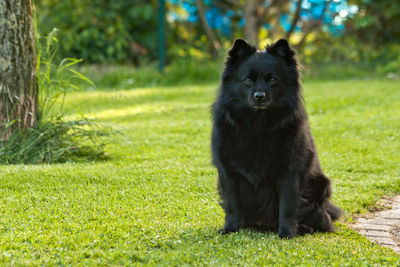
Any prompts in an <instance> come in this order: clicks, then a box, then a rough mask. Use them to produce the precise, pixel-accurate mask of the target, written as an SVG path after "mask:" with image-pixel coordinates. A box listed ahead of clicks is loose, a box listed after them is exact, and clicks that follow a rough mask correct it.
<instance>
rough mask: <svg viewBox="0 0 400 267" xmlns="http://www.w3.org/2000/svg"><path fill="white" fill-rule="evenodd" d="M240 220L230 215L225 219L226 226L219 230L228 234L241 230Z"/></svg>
mask: <svg viewBox="0 0 400 267" xmlns="http://www.w3.org/2000/svg"><path fill="white" fill-rule="evenodd" d="M239 228H240V222H239V220H238V219H237V218H236V217H229V218H227V219H226V220H225V226H224V228H223V229H221V230H219V233H220V234H228V233H234V232H237V231H239Z"/></svg>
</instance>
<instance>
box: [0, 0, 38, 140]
mask: <svg viewBox="0 0 400 267" xmlns="http://www.w3.org/2000/svg"><path fill="white" fill-rule="evenodd" d="M36 64H37V62H36V49H35V36H34V30H33V21H32V4H31V0H1V1H0V140H6V139H8V138H9V137H10V135H11V133H12V131H14V130H15V129H17V128H27V127H32V126H33V125H34V124H35V122H36V121H37V118H38V85H37V77H36ZM13 121H14V123H13V124H12V127H11V128H9V129H8V130H6V127H5V126H6V125H8V124H9V123H10V122H13Z"/></svg>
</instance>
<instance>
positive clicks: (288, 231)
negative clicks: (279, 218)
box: [278, 227, 297, 239]
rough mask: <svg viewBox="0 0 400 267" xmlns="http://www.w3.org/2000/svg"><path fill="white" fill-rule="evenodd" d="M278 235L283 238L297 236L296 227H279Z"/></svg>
mask: <svg viewBox="0 0 400 267" xmlns="http://www.w3.org/2000/svg"><path fill="white" fill-rule="evenodd" d="M278 235H279V237H280V238H282V239H290V238H293V237H296V236H297V231H296V229H295V227H279V231H278Z"/></svg>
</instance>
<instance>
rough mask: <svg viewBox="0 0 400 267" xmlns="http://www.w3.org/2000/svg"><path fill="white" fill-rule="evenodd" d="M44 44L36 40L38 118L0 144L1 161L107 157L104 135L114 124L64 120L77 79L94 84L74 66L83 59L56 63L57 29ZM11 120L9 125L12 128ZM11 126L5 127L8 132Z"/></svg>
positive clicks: (64, 160) (32, 161)
mask: <svg viewBox="0 0 400 267" xmlns="http://www.w3.org/2000/svg"><path fill="white" fill-rule="evenodd" d="M45 41H46V42H45V45H42V44H41V41H40V39H39V41H38V42H37V43H38V45H37V48H38V51H39V52H38V67H37V73H38V85H39V116H38V117H39V119H38V121H37V122H36V124H35V125H34V126H33V127H32V128H28V129H16V130H14V131H13V134H12V136H11V137H10V138H9V139H7V140H5V141H1V143H0V163H3V164H15V163H25V164H32V163H35V164H36V163H44V162H46V163H54V162H66V161H92V160H100V159H105V158H106V154H105V152H104V147H105V145H106V141H105V139H104V137H106V136H107V137H111V136H113V135H115V134H116V133H117V132H116V131H115V130H113V129H112V128H111V127H109V126H106V125H103V124H101V123H99V122H96V121H93V120H89V119H86V118H85V117H83V116H81V118H79V119H77V120H65V118H64V117H65V116H64V112H65V108H64V100H65V97H66V95H67V93H68V92H71V91H73V90H77V89H79V88H78V87H77V86H76V85H75V81H76V79H79V80H81V81H84V82H86V83H89V84H91V85H92V86H93V85H94V84H93V83H92V82H91V81H90V80H89V79H88V78H86V77H85V76H84V75H82V74H81V73H80V72H78V71H76V70H74V69H73V66H74V65H76V64H77V63H79V62H80V60H77V59H74V58H66V59H63V60H61V61H60V63H58V64H55V63H54V60H55V55H56V51H57V48H56V47H57V46H55V45H54V43H55V42H57V38H56V30H53V31H51V32H50V34H49V35H48V36H47V37H46V38H45ZM12 125H13V122H11V123H10V124H9V125H8V127H11V126H12ZM8 127H7V128H6V129H5V131H7V129H8Z"/></svg>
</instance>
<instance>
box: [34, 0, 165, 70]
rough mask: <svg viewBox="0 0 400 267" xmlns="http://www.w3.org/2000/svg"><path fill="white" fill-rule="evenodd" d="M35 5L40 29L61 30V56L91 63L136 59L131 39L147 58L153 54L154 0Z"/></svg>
mask: <svg viewBox="0 0 400 267" xmlns="http://www.w3.org/2000/svg"><path fill="white" fill-rule="evenodd" d="M36 6H37V8H38V12H37V23H38V29H39V31H40V32H50V30H51V29H52V28H53V27H56V28H59V29H60V30H61V32H62V35H61V36H60V55H61V56H62V57H65V56H66V55H68V56H71V57H74V58H83V59H85V61H90V62H105V61H119V62H121V61H122V62H127V61H130V60H132V59H138V60H139V59H140V57H141V56H140V55H139V54H137V52H135V51H132V49H131V42H132V41H135V42H138V43H139V44H141V45H142V46H145V47H146V48H147V49H148V53H150V54H149V55H148V58H150V59H151V58H154V56H155V52H156V45H157V43H156V42H155V40H156V39H157V38H156V36H157V35H156V34H157V28H156V27H157V17H156V13H155V12H154V11H155V10H156V9H155V7H156V0H151V1H144V0H134V1H125V0H113V1H104V0H40V1H37V2H36Z"/></svg>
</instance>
